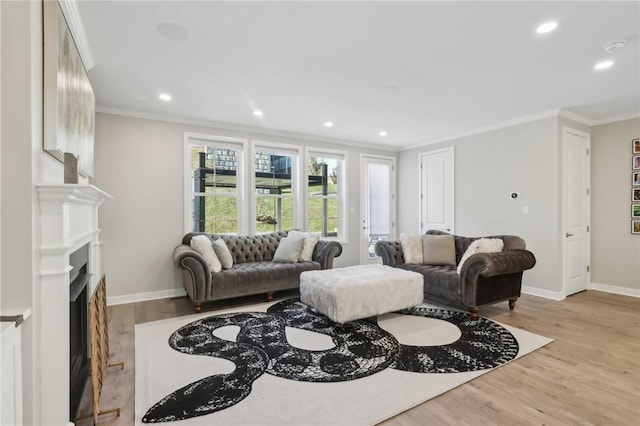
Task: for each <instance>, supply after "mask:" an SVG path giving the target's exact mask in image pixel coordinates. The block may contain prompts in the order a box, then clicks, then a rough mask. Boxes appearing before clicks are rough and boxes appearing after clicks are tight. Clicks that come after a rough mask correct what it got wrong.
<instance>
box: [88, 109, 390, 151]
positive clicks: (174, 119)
mask: <svg viewBox="0 0 640 426" xmlns="http://www.w3.org/2000/svg"><path fill="white" fill-rule="evenodd" d="M96 112H99V113H103V114H111V115H120V116H124V117H132V118H141V119H145V120H155V121H164V122H167V123H175V124H186V125H190V126H200V127H209V128H213V129H220V130H227V131H231V132H239V133H245V134H246V133H250V134H252V135H254V136H257V137H258V138H260V137H262V138H263V137H264V136H274V137H279V138H286V139H292V140H298V141H300V140H302V141H307V142H315V143H330V144H333V145H348V146H352V147H356V148H369V149H375V150H380V151H390V152H398V147H396V146H390V145H380V144H376V143H366V142H358V141H352V140H348V139H333V138H326V137H322V136H314V135H309V134H306V133H296V132H288V131H285V130H274V129H265V128H261V127H251V126H242V125H239V124H232V123H224V122H219V121H210V120H199V119H194V118H188V117H181V116H174V115H166V114H158V113H151V112H143V111H135V110H126V109H121V108H114V107H108V106H104V105H97V106H96Z"/></svg>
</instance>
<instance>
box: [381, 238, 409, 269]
mask: <svg viewBox="0 0 640 426" xmlns="http://www.w3.org/2000/svg"><path fill="white" fill-rule="evenodd" d="M375 251H376V254H377V255H378V256H380V257H381V258H382V264H383V265H388V266H393V267H395V266H397V265H402V264H403V263H404V255H403V254H402V245H401V244H400V241H377V242H376V247H375Z"/></svg>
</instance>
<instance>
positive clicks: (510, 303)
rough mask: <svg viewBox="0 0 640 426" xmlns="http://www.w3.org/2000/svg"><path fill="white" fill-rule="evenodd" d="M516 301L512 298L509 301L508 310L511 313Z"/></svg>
mask: <svg viewBox="0 0 640 426" xmlns="http://www.w3.org/2000/svg"><path fill="white" fill-rule="evenodd" d="M516 300H518V298H517V297H512V298H511V299H509V310H511V311H513V310H514V309H515V307H516Z"/></svg>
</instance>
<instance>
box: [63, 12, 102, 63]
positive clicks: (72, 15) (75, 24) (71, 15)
mask: <svg viewBox="0 0 640 426" xmlns="http://www.w3.org/2000/svg"><path fill="white" fill-rule="evenodd" d="M58 4H59V5H60V9H62V14H63V15H64V18H65V19H66V21H67V25H68V26H69V30H70V31H71V34H72V35H73V41H75V43H76V47H77V48H78V53H80V57H81V58H82V63H83V64H84V67H85V69H86V70H87V71H89V70H90V69H91V68H93V66H94V65H95V62H94V61H93V55H92V54H91V48H90V47H89V42H88V41H87V34H86V33H85V31H84V26H83V25H82V20H81V19H80V13H79V12H78V6H77V3H76V0H58Z"/></svg>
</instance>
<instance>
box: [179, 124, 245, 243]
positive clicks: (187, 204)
mask: <svg viewBox="0 0 640 426" xmlns="http://www.w3.org/2000/svg"><path fill="white" fill-rule="evenodd" d="M247 144H248V140H247V139H243V138H236V137H229V136H219V135H208V134H201V133H191V132H185V134H184V164H183V166H184V169H183V173H182V174H183V179H184V181H183V188H184V201H183V204H184V205H183V214H184V217H183V226H184V231H185V234H186V233H190V232H196V231H194V230H193V228H194V224H193V215H194V212H193V200H194V197H195V196H196V195H202V196H205V197H206V196H209V197H213V196H214V194H211V193H209V194H208V193H206V192H205V193H196V192H195V191H194V188H193V182H192V175H191V166H192V164H191V148H192V147H195V146H199V147H200V146H206V147H210V148H226V149H233V150H235V151H237V153H238V154H237V157H236V182H237V183H236V195H235V196H232V195H224V196H225V197H230V198H236V200H237V213H236V220H237V223H238V226H237V231H236V232H237V235H243V234H245V233H246V231H247V218H246V215H244V214H243V212H244V211H245V205H246V195H245V194H246V190H247V189H246V177H245V170H246V167H245V163H246V152H247V149H246V148H247ZM207 194H208V195H207Z"/></svg>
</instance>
